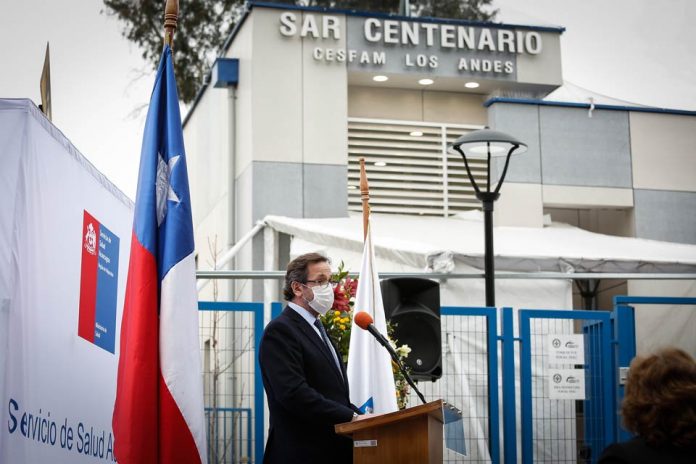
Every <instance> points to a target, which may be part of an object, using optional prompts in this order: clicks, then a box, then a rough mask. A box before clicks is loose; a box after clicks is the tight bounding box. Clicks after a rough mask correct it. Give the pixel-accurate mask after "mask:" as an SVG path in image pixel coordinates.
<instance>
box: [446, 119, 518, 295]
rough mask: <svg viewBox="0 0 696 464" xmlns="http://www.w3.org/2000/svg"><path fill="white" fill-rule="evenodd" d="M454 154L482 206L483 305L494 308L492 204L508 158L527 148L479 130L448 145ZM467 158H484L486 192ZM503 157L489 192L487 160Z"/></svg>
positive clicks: (510, 137)
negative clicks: (484, 289)
mask: <svg viewBox="0 0 696 464" xmlns="http://www.w3.org/2000/svg"><path fill="white" fill-rule="evenodd" d="M452 150H454V151H456V152H458V153H459V154H460V155H462V158H463V159H464V166H465V167H466V174H467V176H469V181H471V185H472V186H473V187H474V191H475V192H476V198H478V200H479V201H480V202H481V203H482V205H483V221H484V231H485V235H484V243H485V254H484V272H485V280H486V306H490V307H494V306H495V263H494V260H493V203H494V202H495V201H496V200H497V199H498V198H499V197H500V187H501V186H502V185H503V181H504V180H505V175H506V174H507V169H508V165H509V164H510V157H511V156H512V154H513V153H515V154H520V153H524V152H525V151H527V145H526V144H524V143H522V142H520V141H519V140H517V139H516V138H514V137H512V136H511V135H508V134H505V133H503V132H499V131H494V130H490V129H482V130H477V131H473V132H469V133H468V134H464V135H462V136H461V137H459V138H458V139H457V140H455V141H454V143H452V145H450V151H452ZM467 156H468V157H469V158H470V159H485V160H486V161H487V163H486V190H481V188H479V186H478V184H477V183H476V180H475V179H474V176H473V175H472V174H471V168H470V167H469V161H468V160H467ZM502 156H506V158H505V167H503V172H502V174H501V176H500V180H499V181H498V184H497V185H496V186H495V188H494V189H493V190H491V159H492V158H496V157H502Z"/></svg>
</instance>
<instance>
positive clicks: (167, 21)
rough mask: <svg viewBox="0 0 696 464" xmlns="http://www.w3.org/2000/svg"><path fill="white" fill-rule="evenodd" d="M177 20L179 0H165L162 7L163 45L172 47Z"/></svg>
mask: <svg viewBox="0 0 696 464" xmlns="http://www.w3.org/2000/svg"><path fill="white" fill-rule="evenodd" d="M178 20H179V0H167V4H166V6H165V7H164V45H169V48H173V47H174V31H176V25H177V23H178Z"/></svg>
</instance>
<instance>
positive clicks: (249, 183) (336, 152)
mask: <svg viewBox="0 0 696 464" xmlns="http://www.w3.org/2000/svg"><path fill="white" fill-rule="evenodd" d="M562 34H563V28H551V27H535V26H526V25H505V24H493V23H476V22H468V21H457V20H448V19H432V18H430V19H428V18H405V17H394V16H388V15H379V14H368V13H360V12H352V11H342V10H327V9H318V8H302V7H291V6H287V5H272V4H251V5H250V6H249V8H248V10H247V11H246V13H245V14H244V16H243V18H242V20H241V21H240V22H239V25H238V26H237V28H236V29H235V31H234V32H233V34H232V35H231V37H230V38H229V40H228V42H227V44H226V46H225V53H224V58H221V59H219V60H218V62H216V65H215V66H214V69H213V72H212V74H211V80H210V82H209V83H208V84H207V85H206V86H205V87H204V88H203V90H202V91H201V92H200V94H199V96H198V98H197V100H196V102H195V104H194V106H193V108H192V109H191V110H190V112H189V113H188V115H187V117H186V119H185V127H184V135H185V139H186V145H187V151H188V154H189V158H190V166H191V167H190V171H191V174H190V175H191V184H192V191H193V192H194V193H195V194H194V195H193V198H194V208H193V211H194V225H195V228H196V240H197V243H196V245H197V249H198V250H199V267H200V268H203V269H205V268H209V266H208V265H207V264H206V263H210V262H212V255H213V254H214V251H211V246H209V242H212V241H216V244H217V250H218V252H220V253H221V252H222V251H224V250H225V249H227V248H228V247H229V246H231V245H232V244H234V243H236V241H237V240H239V238H240V237H242V236H243V235H244V234H245V233H247V232H248V231H249V230H250V229H251V228H252V227H253V226H254V224H255V223H256V222H257V221H259V220H261V219H262V218H263V217H265V216H266V215H268V214H278V215H285V216H291V217H305V218H313V217H340V216H345V215H347V214H348V212H349V211H351V210H355V211H359V209H360V203H359V200H360V198H359V192H358V190H357V183H358V160H359V158H360V157H364V158H365V159H366V162H367V166H368V173H369V178H370V185H371V205H372V210H373V211H374V212H383V213H395V214H415V215H435V216H449V215H452V214H456V213H458V212H461V211H465V210H468V209H475V208H479V207H480V204H479V203H478V201H477V200H476V199H475V197H474V195H473V190H472V188H471V185H470V184H469V182H468V180H467V179H466V175H465V171H464V167H463V163H462V160H461V159H460V158H459V157H458V156H454V155H452V154H448V153H447V150H446V147H447V144H448V143H449V142H451V141H453V140H454V139H456V138H457V137H458V136H460V135H462V134H463V133H466V132H468V131H471V130H475V129H479V128H483V127H490V128H493V129H497V130H501V131H504V132H507V133H510V134H511V135H514V136H515V137H517V138H518V139H519V140H521V141H523V142H524V143H526V144H527V145H528V147H529V149H528V151H527V153H525V154H522V155H519V156H513V158H512V160H511V162H510V168H509V171H508V174H507V177H506V180H505V184H504V186H503V189H502V191H501V193H502V195H501V198H500V200H499V201H498V202H496V212H495V222H496V225H516V226H526V227H543V225H544V223H545V221H547V222H548V221H549V220H554V221H560V222H567V223H570V224H572V225H576V226H579V227H581V228H585V229H588V230H592V231H595V232H600V233H606V234H613V235H621V236H628V237H641V238H649V239H656V240H665V241H673V242H681V243H691V244H696V148H694V147H696V113H694V112H687V111H679V110H665V109H658V108H647V107H640V106H626V105H621V104H616V103H614V102H612V104H602V103H601V102H596V101H594V100H593V99H592V98H591V97H590V98H588V99H587V101H571V102H568V101H554V100H553V95H554V94H553V93H552V92H554V91H555V90H556V89H558V88H559V87H561V86H562V85H563V79H562V61H561V53H560V40H561V37H562ZM549 94H551V96H549ZM492 168H493V170H492V174H491V176H492V177H494V176H497V172H499V171H500V169H497V168H499V166H497V165H496V166H492ZM473 169H474V171H475V172H476V176H477V177H480V178H481V179H484V178H485V176H486V166H485V164H474V166H473ZM493 180H495V179H493ZM285 246H287V245H285ZM282 247H283V243H282V240H281V249H282ZM281 261H282V258H281ZM263 263H264V246H263V237H262V236H260V235H259V236H257V237H256V238H254V240H253V243H252V246H251V247H246V248H245V249H243V250H242V251H241V252H240V254H239V255H238V256H237V258H236V262H235V263H234V267H236V268H238V269H263V267H264V265H263ZM234 296H235V298H242V297H244V298H245V299H254V300H258V299H261V298H262V296H263V293H262V287H261V284H260V282H257V283H255V284H253V285H250V286H247V287H245V288H244V290H241V289H237V291H236V292H235V295H234Z"/></svg>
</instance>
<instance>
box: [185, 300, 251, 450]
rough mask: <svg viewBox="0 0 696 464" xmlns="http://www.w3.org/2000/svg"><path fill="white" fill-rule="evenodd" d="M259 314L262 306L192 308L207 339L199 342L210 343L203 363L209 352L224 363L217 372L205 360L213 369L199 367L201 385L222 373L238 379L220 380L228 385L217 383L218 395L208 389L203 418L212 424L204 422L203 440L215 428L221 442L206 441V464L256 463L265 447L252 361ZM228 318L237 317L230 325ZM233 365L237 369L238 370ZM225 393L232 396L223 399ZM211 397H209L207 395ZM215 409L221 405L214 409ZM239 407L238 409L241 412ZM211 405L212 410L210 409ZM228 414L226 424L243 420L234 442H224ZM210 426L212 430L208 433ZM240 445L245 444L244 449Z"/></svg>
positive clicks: (217, 304)
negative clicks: (210, 420)
mask: <svg viewBox="0 0 696 464" xmlns="http://www.w3.org/2000/svg"><path fill="white" fill-rule="evenodd" d="M263 308H264V305H263V303H239V302H234V303H232V302H213V301H200V302H199V303H198V310H199V312H200V314H201V324H200V325H201V331H202V332H203V333H204V334H205V335H207V336H206V337H205V338H207V342H209V341H211V340H212V345H213V346H212V347H209V345H205V346H206V347H205V348H204V350H205V352H204V356H203V357H204V362H205V360H207V358H208V357H209V356H210V352H211V351H212V352H214V353H216V354H217V355H218V357H220V358H222V362H223V363H224V364H223V365H221V366H220V365H218V362H217V360H214V361H213V360H211V361H210V363H211V364H212V363H215V367H214V368H211V366H210V365H209V366H205V365H204V366H203V375H204V385H207V384H208V383H210V382H211V380H210V379H207V378H206V376H207V377H211V378H214V380H212V381H213V382H214V381H217V380H218V378H219V377H220V376H221V375H222V376H225V375H226V374H227V373H228V372H237V374H238V376H237V375H228V376H227V378H225V380H228V378H229V377H231V379H229V382H224V383H223V385H224V387H223V388H221V389H220V391H218V390H217V389H213V388H209V389H207V391H206V395H205V402H206V406H207V408H209V410H208V411H207V413H206V414H207V416H208V417H209V418H210V417H211V414H212V416H213V417H215V418H217V420H216V421H214V422H208V424H209V426H208V437H211V435H213V433H211V432H219V428H220V424H222V428H223V435H222V439H217V437H219V434H217V433H214V437H216V439H212V443H210V441H209V445H212V446H213V448H210V447H209V457H213V458H214V461H212V462H216V463H223V462H224V463H227V462H240V461H243V462H250V463H253V462H257V463H260V462H261V461H262V458H263V448H264V444H265V443H264V397H263V382H262V380H261V373H260V372H261V371H260V369H259V361H258V356H257V353H258V349H259V344H260V343H261V335H262V333H263V326H264V324H263ZM234 315H238V316H240V317H239V318H237V319H236V320H235V318H234V317H232V318H230V317H231V316H234ZM249 345H250V346H249ZM237 364H238V365H239V366H241V367H238V366H237ZM238 377H242V378H241V379H240V378H238ZM239 385H241V388H240V387H239ZM247 385H249V386H250V387H251V391H245V390H244V388H246V386H247ZM226 390H231V391H232V392H235V391H237V392H238V393H237V394H233V395H229V394H228V392H227V391H226ZM239 390H241V393H239ZM211 391H213V392H215V393H211ZM219 403H223V404H224V405H223V406H219ZM239 403H241V407H240V405H239ZM212 404H215V405H218V406H214V407H213V406H211V405H212ZM245 411H248V413H247V414H246V416H245V415H244V414H245ZM219 414H222V418H220V417H219V416H218V415H219ZM228 414H229V418H230V419H232V418H238V419H240V420H246V424H247V425H246V427H242V428H238V430H239V436H237V437H234V436H230V435H229V433H228V429H227V428H226V427H227V425H228V423H227V422H226V419H227V417H228ZM252 424H253V425H252ZM211 425H212V427H214V428H213V429H212V430H211ZM245 435H246V436H245ZM242 443H247V446H246V449H245V447H244V446H242ZM252 443H253V447H252V445H251V444H252ZM252 448H253V454H252ZM229 449H234V450H235V451H236V452H238V451H245V452H246V453H247V454H246V455H244V456H240V455H239V453H237V454H232V453H230V452H228V450H229ZM223 457H224V459H223Z"/></svg>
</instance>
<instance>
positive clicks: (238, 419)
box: [205, 408, 253, 463]
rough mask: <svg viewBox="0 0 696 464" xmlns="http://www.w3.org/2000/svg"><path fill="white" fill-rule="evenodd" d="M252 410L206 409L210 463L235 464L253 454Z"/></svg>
mask: <svg viewBox="0 0 696 464" xmlns="http://www.w3.org/2000/svg"><path fill="white" fill-rule="evenodd" d="M252 422H253V420H252V417H251V408H205V423H206V424H207V429H206V436H207V442H208V462H210V463H234V462H239V461H241V459H236V458H237V457H238V456H253V454H252V448H251V444H252V436H253V435H252V431H251V427H252ZM240 447H241V448H242V449H238V448H240Z"/></svg>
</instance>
